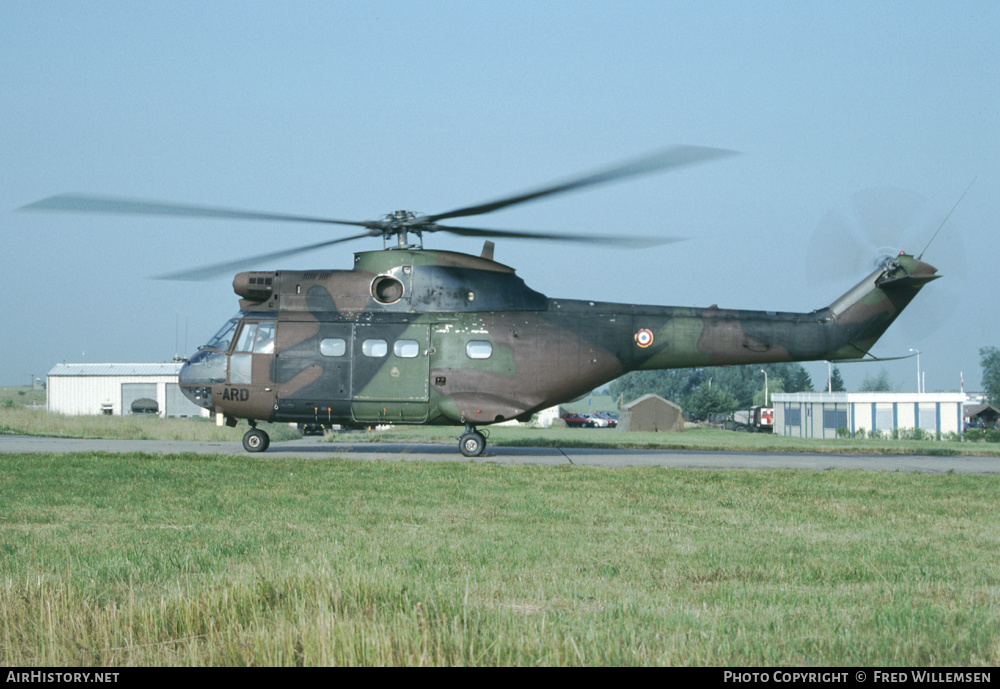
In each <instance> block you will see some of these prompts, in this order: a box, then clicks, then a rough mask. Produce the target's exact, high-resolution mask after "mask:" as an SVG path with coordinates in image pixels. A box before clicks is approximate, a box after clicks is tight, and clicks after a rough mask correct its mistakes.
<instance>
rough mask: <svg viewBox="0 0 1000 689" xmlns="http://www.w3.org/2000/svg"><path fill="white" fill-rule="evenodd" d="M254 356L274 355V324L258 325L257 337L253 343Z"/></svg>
mask: <svg viewBox="0 0 1000 689" xmlns="http://www.w3.org/2000/svg"><path fill="white" fill-rule="evenodd" d="M253 351H254V354H273V353H274V323H258V324H257V337H256V338H255V339H254V342H253Z"/></svg>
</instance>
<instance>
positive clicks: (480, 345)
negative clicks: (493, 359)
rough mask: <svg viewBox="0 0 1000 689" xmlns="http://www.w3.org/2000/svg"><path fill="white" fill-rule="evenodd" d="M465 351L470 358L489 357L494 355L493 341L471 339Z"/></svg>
mask: <svg viewBox="0 0 1000 689" xmlns="http://www.w3.org/2000/svg"><path fill="white" fill-rule="evenodd" d="M465 353H466V355H467V356H468V357H469V358H470V359H489V358H490V356H492V355H493V343H492V342H488V341H487V340H469V341H468V342H467V343H466V345H465Z"/></svg>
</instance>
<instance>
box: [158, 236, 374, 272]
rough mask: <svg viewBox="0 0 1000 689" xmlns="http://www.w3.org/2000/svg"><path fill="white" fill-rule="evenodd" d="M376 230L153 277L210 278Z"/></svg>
mask: <svg viewBox="0 0 1000 689" xmlns="http://www.w3.org/2000/svg"><path fill="white" fill-rule="evenodd" d="M377 236H379V233H378V232H375V231H371V232H364V233H362V234H356V235H354V236H352V237H343V238H341V239H334V240H331V241H329V242H319V243H318V244H310V245H308V246H300V247H298V248H295V249H285V250H283V251H272V252H269V253H266V254H260V255H258V256H248V257H247V258H241V259H237V260H235V261H225V262H223V263H213V264H212V265H208V266H202V267H201V268H192V269H190V270H181V271H178V272H176V273H167V274H165V275H157V276H155V279H157V280H210V279H212V278H215V277H219V276H220V275H227V274H231V273H233V272H234V271H240V270H244V269H247V268H253V267H254V266H256V265H259V264H261V263H264V262H265V261H272V260H275V259H278V258H285V257H286V256H295V255H297V254H304V253H306V252H308V251H313V250H315V249H322V248H323V247H326V246H331V245H332V244H340V243H341V242H349V241H352V240H354V239H360V238H362V237H377Z"/></svg>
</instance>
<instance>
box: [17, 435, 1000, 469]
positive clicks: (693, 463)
mask: <svg viewBox="0 0 1000 689" xmlns="http://www.w3.org/2000/svg"><path fill="white" fill-rule="evenodd" d="M70 452H146V453H152V454H179V453H186V452H193V453H196V454H212V455H215V454H223V455H239V456H242V457H245V458H246V459H247V460H248V461H260V460H266V459H267V458H269V457H300V458H311V459H326V458H334V457H339V458H343V459H361V460H373V461H426V462H469V461H475V462H495V463H497V464H538V465H560V464H564V465H573V466H592V467H634V466H661V467H686V468H692V469H779V468H780V469H811V470H820V471H821V470H826V469H866V470H869V471H900V472H920V473H945V472H949V471H950V472H955V473H971V474H995V473H1000V457H932V456H926V455H837V454H806V453H779V452H716V451H706V452H700V451H692V450H620V449H603V448H549V447H498V446H492V445H489V446H487V448H486V452H485V453H484V454H483V455H482V456H480V457H476V458H475V459H474V460H470V459H468V458H466V457H463V456H462V454H461V453H460V452H459V451H458V443H457V442H455V443H451V444H419V443H408V444H404V443H357V442H349V441H337V442H329V441H324V440H322V439H319V438H302V439H301V440H293V441H289V442H283V443H271V447H270V448H268V450H267V452H264V453H260V454H251V453H248V452H246V451H244V449H243V445H242V444H241V443H238V442H197V441H184V440H91V439H75V438H37V437H29V436H9V435H8V436H0V454H24V453H55V454H62V453H70Z"/></svg>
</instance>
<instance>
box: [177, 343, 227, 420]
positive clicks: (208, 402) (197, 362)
mask: <svg viewBox="0 0 1000 689" xmlns="http://www.w3.org/2000/svg"><path fill="white" fill-rule="evenodd" d="M177 379H178V383H179V384H180V387H181V392H183V393H184V396H185V397H187V398H188V399H189V400H191V401H192V402H194V403H195V404H197V405H198V406H199V407H204V408H206V409H210V408H211V407H212V386H213V385H221V384H224V383H225V382H226V355H225V353H223V352H217V351H211V350H204V349H203V350H202V351H200V352H198V353H197V354H195V355H194V356H193V357H191V358H190V359H188V360H187V362H186V363H185V364H184V365H183V366H181V370H180V373H179V374H178V377H177Z"/></svg>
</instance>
